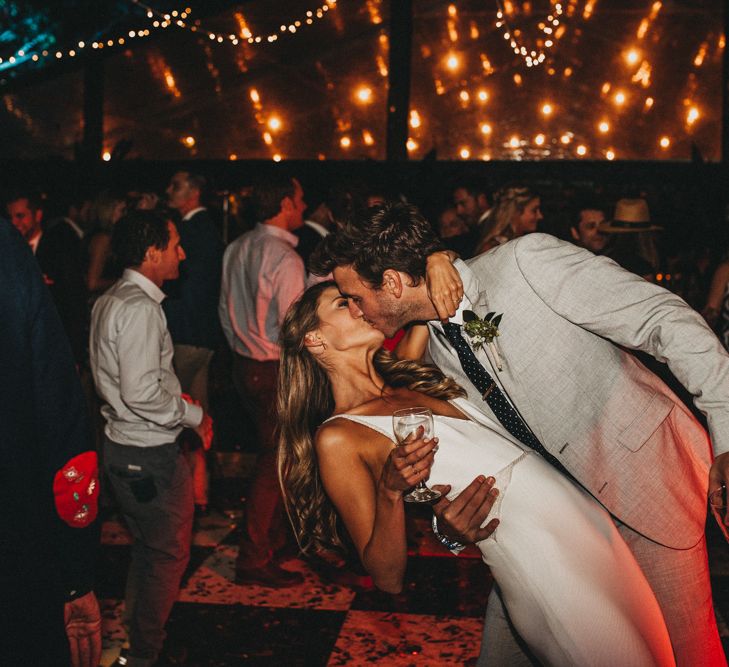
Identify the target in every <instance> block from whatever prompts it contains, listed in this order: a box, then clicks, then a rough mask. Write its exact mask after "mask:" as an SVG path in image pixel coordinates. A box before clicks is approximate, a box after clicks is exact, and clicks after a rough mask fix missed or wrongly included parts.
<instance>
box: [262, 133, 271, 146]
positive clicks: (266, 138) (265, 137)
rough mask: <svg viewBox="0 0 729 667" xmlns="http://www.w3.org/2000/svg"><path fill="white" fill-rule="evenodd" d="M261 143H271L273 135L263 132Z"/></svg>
mask: <svg viewBox="0 0 729 667" xmlns="http://www.w3.org/2000/svg"><path fill="white" fill-rule="evenodd" d="M263 143H265V144H266V146H270V145H271V144H272V143H273V136H272V135H271V133H270V132H264V133H263Z"/></svg>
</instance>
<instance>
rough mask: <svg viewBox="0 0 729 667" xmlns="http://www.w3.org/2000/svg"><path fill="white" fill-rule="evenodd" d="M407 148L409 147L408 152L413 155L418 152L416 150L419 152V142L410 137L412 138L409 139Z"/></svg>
mask: <svg viewBox="0 0 729 667" xmlns="http://www.w3.org/2000/svg"><path fill="white" fill-rule="evenodd" d="M405 146H406V147H407V149H408V150H409V151H410V152H411V153H412V152H413V151H416V150H418V142H417V141H415V139H413V138H412V137H410V138H409V139H408V140H407V143H406V144H405Z"/></svg>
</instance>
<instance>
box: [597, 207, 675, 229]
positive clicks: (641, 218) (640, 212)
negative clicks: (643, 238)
mask: <svg viewBox="0 0 729 667" xmlns="http://www.w3.org/2000/svg"><path fill="white" fill-rule="evenodd" d="M599 229H600V231H601V232H604V233H605V234H624V233H626V232H660V231H663V227H659V226H658V225H652V224H651V214H650V211H649V210H648V203H647V202H646V200H645V199H619V200H618V203H617V204H615V215H614V216H613V219H612V220H606V221H605V222H603V223H601V224H600V227H599Z"/></svg>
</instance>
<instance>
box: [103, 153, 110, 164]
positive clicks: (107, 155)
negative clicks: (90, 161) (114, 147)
mask: <svg viewBox="0 0 729 667" xmlns="http://www.w3.org/2000/svg"><path fill="white" fill-rule="evenodd" d="M101 159H102V160H103V161H104V162H109V161H110V160H111V153H110V152H109V151H104V152H103V153H102V154H101Z"/></svg>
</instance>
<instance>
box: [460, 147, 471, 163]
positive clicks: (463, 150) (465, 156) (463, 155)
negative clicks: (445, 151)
mask: <svg viewBox="0 0 729 667" xmlns="http://www.w3.org/2000/svg"><path fill="white" fill-rule="evenodd" d="M458 155H460V156H461V159H462V160H468V158H470V157H471V150H470V149H469V148H468V147H467V146H464V147H463V148H461V150H460V151H458Z"/></svg>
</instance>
